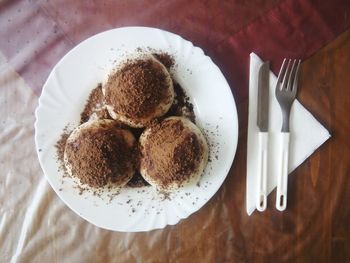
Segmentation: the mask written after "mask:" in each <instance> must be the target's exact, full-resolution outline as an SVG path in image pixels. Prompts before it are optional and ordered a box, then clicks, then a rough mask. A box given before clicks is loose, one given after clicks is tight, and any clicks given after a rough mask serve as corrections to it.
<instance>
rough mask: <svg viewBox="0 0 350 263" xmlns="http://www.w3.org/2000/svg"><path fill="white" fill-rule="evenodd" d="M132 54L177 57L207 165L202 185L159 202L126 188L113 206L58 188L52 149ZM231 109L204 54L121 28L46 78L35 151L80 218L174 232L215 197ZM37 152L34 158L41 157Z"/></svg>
mask: <svg viewBox="0 0 350 263" xmlns="http://www.w3.org/2000/svg"><path fill="white" fill-rule="evenodd" d="M138 47H141V48H152V49H156V50H159V51H165V52H168V53H170V54H172V55H173V56H174V57H175V61H176V64H177V66H176V67H175V68H174V70H173V72H172V73H173V75H174V78H175V79H176V80H177V81H178V82H179V83H180V84H181V85H182V87H183V88H184V89H185V90H186V92H187V94H188V96H189V97H190V98H191V101H192V103H193V104H194V110H195V114H196V120H197V125H198V126H199V127H200V128H202V129H203V130H204V131H205V134H206V135H207V139H208V141H209V144H210V145H211V147H210V159H211V162H209V163H208V166H207V168H206V170H205V172H204V174H203V176H202V178H201V180H200V184H199V186H198V185H192V186H188V187H185V188H182V189H180V190H178V191H176V192H174V193H172V194H171V196H170V200H169V199H165V200H162V199H164V197H162V196H161V195H159V194H158V193H157V192H156V191H155V190H154V189H153V188H152V187H143V188H125V189H122V190H121V191H120V194H119V195H116V196H115V197H114V198H113V199H112V200H111V201H110V200H109V195H110V194H109V193H108V192H104V193H103V194H102V196H101V197H98V196H94V195H93V194H92V193H89V192H84V193H83V194H82V195H80V194H79V190H78V189H77V188H76V187H75V186H76V184H75V183H74V182H73V180H72V179H70V178H67V179H65V180H64V184H62V175H63V174H62V173H61V172H59V171H58V164H57V160H56V149H55V147H54V145H55V143H56V141H57V140H58V139H59V137H60V135H61V133H62V130H63V128H64V127H65V126H66V125H67V124H70V125H71V126H73V127H74V126H77V125H78V123H79V118H80V112H81V111H82V109H83V107H84V105H85V103H86V100H87V98H88V95H89V93H90V91H91V90H92V89H93V88H94V87H95V86H96V85H97V83H99V82H102V81H103V80H104V79H105V76H106V74H107V73H108V72H109V71H110V70H111V69H112V68H113V65H114V63H115V61H118V60H120V59H122V58H123V57H124V56H125V54H127V53H132V52H133V51H135V50H136V49H137V48H138ZM237 138H238V121H237V111H236V106H235V102H234V99H233V96H232V93H231V90H230V87H229V85H228V84H227V82H226V80H225V78H224V76H223V75H222V73H221V71H220V70H219V68H218V67H217V66H216V65H215V64H214V63H213V62H212V60H211V59H210V58H209V57H208V56H206V55H204V53H203V51H202V49H200V48H198V47H194V46H193V44H192V43H191V42H189V41H187V40H184V39H183V38H181V37H180V36H178V35H175V34H173V33H169V32H166V31H163V30H160V29H155V28H147V27H125V28H118V29H113V30H110V31H106V32H103V33H100V34H97V35H95V36H93V37H90V38H89V39H87V40H85V41H83V42H82V43H80V44H79V45H77V46H76V47H75V48H73V49H72V50H71V51H70V52H68V54H66V55H65V56H64V57H63V58H62V59H61V60H60V61H59V62H58V63H57V65H56V66H55V67H54V69H53V70H52V72H51V74H50V76H49V77H48V79H47V81H46V83H45V85H44V87H43V90H42V94H41V96H40V99H39V106H38V108H37V110H36V122H35V143H36V148H37V153H38V156H39V161H40V164H41V167H42V169H43V171H44V173H45V176H46V178H47V180H48V181H49V183H50V184H51V186H52V188H53V189H54V190H55V192H56V193H57V195H58V196H59V197H60V198H61V199H62V200H63V201H64V202H65V203H66V204H67V205H68V206H69V207H70V208H71V209H72V210H73V211H75V212H76V213H77V214H78V215H80V216H81V217H83V218H84V219H86V220H87V221H89V222H91V223H92V224H95V225H96V226H99V227H102V228H105V229H110V230H115V231H126V232H135V231H148V230H152V229H158V228H163V227H165V226H166V225H174V224H176V223H178V222H179V220H180V219H183V218H186V217H188V216H189V215H191V214H192V213H194V212H195V211H197V210H198V209H200V208H201V207H202V206H203V205H204V204H205V203H206V202H207V201H208V200H209V199H210V198H211V197H212V196H213V195H214V194H215V192H216V191H217V190H218V189H219V187H220V186H221V184H222V183H223V181H224V179H225V177H226V175H227V174H228V172H229V169H230V167H231V164H232V161H233V159H234V155H235V152H236V147H237ZM39 149H40V151H39Z"/></svg>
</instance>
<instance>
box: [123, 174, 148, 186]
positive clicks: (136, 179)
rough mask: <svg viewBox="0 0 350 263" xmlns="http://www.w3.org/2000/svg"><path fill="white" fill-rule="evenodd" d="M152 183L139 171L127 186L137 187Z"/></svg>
mask: <svg viewBox="0 0 350 263" xmlns="http://www.w3.org/2000/svg"><path fill="white" fill-rule="evenodd" d="M149 185H150V184H149V183H147V182H146V181H145V179H143V177H142V175H141V174H140V173H139V172H136V173H135V175H134V176H133V177H132V178H131V180H130V181H129V182H128V184H127V186H128V187H132V188H136V187H143V186H149Z"/></svg>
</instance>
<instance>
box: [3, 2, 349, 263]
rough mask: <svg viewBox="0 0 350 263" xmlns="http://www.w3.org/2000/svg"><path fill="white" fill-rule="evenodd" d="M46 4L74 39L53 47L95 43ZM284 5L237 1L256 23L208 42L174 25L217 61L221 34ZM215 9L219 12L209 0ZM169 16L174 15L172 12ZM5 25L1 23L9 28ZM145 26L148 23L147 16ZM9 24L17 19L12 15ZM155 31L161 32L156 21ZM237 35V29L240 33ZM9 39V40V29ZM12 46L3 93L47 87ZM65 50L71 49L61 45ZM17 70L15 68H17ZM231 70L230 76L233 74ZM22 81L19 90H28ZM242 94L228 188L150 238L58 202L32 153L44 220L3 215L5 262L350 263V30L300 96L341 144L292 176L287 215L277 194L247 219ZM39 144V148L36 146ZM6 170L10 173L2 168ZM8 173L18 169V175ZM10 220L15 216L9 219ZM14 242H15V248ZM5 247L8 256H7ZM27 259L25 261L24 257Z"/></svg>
mask: <svg viewBox="0 0 350 263" xmlns="http://www.w3.org/2000/svg"><path fill="white" fill-rule="evenodd" d="M18 2H21V3H22V2H24V1H18ZM38 2H39V3H40V6H41V9H40V10H41V11H42V10H44V13H45V14H46V15H47V17H50V18H52V19H53V20H54V21H55V22H56V23H58V24H59V23H61V29H60V28H59V30H65V31H66V34H67V35H69V34H71V35H69V37H65V38H59V39H58V40H55V41H56V42H54V43H58V42H59V41H61V42H59V43H63V42H64V41H66V42H64V43H70V45H73V44H74V42H79V41H80V40H81V38H85V37H86V36H87V33H86V32H87V31H84V33H83V34H82V35H79V30H76V29H74V30H75V31H74V30H73V29H72V30H70V29H69V26H70V24H69V23H66V22H64V23H63V22H62V21H65V20H62V21H61V22H60V21H59V18H60V17H61V18H62V17H66V14H65V13H64V14H62V13H59V10H61V11H62V10H65V9H64V6H63V5H59V4H58V2H57V1H56V2H55V1H53V2H50V3H48V4H46V3H45V2H44V1H38ZM148 2H149V1H148ZM255 2H256V1H255ZM277 2H279V1H273V0H270V1H262V4H261V6H260V9H259V10H260V11H259V12H255V14H254V15H252V12H250V11H249V10H251V8H252V6H251V5H249V4H243V3H238V2H237V3H234V4H232V6H231V9H230V10H229V11H230V12H233V13H234V10H235V9H234V8H233V6H234V7H235V8H238V10H241V9H242V10H246V13H245V14H246V15H247V17H248V16H250V17H249V19H248V18H246V19H245V18H244V17H243V18H242V17H239V12H237V13H235V15H236V16H235V17H230V20H225V21H224V20H223V21H221V22H220V23H219V22H217V24H214V25H213V28H214V29H215V30H217V31H215V32H219V33H217V34H214V33H213V32H211V34H210V36H208V38H207V37H204V33H203V34H202V31H201V28H194V27H193V28H192V29H193V30H194V29H195V30H194V31H195V33H193V34H192V32H190V29H188V28H187V29H186V28H182V27H180V26H178V27H176V26H174V28H175V29H178V31H179V32H178V33H183V34H184V35H185V37H186V32H188V36H191V34H192V36H193V39H194V42H195V44H196V42H198V43H199V45H200V46H204V48H205V50H206V51H207V52H208V53H209V54H210V53H211V47H213V46H214V44H213V43H214V40H215V41H216V42H218V40H219V38H220V37H222V36H223V35H224V34H223V33H222V32H221V31H220V29H222V28H224V27H225V26H226V25H227V24H228V23H231V24H234V25H235V26H236V27H237V28H238V25H239V26H242V25H243V24H245V23H247V21H248V20H254V19H256V17H257V16H260V15H261V13H264V12H266V10H268V9H269V8H271V7H273V6H274V5H276V3H277ZM282 2H283V1H282ZM74 3H75V2H74ZM164 3H165V2H163V4H164ZM171 3H173V2H171ZM191 3H192V2H191ZM12 4H13V6H16V5H15V4H14V3H9V2H6V3H5V2H4V3H3V8H4V9H5V8H8V10H10V9H11V8H12V6H11V5H12ZM206 4H208V5H210V3H206ZM76 5H80V4H76ZM174 5H175V4H174ZM196 5H199V4H198V1H196V4H193V7H195V6H196ZM227 5H228V4H227ZM43 6H45V8H43ZM50 6H51V7H52V6H55V7H54V8H55V9H56V10H58V11H57V12H56V13H55V12H52V13H50ZM0 7H1V5H0ZM54 8H53V10H54ZM140 8H141V7H140ZM212 8H213V9H215V8H216V6H215V5H213V6H212ZM240 8H241V9H240ZM78 9H79V8H78ZM6 10H7V9H6ZM11 10H12V9H11ZM18 10H20V11H18ZM21 10H22V11H21ZM83 10H85V11H86V12H91V13H93V15H94V17H95V18H96V16H97V15H96V12H95V11H93V12H92V11H91V10H90V11H89V8H88V7H86V9H83ZM215 10H216V9H215ZM215 10H214V11H215ZM218 10H219V8H218V9H217V10H216V11H217V13H220V12H223V10H224V7H221V10H220V12H219V11H218ZM247 10H248V11H247ZM85 11H84V12H85ZM184 11H185V10H184ZM11 12H13V14H14V13H20V12H24V10H23V9H20V8H17V11H16V9H13V11H11ZM140 12H141V11H140ZM33 13H34V11H33ZM67 14H68V13H67ZM222 14H223V13H222ZM162 15H163V16H165V15H164V14H163V13H162ZM181 15H182V16H181V17H183V21H185V22H186V21H187V20H186V19H187V16H188V17H190V19H194V20H195V18H193V17H191V15H190V14H185V13H184V14H181ZM202 15H203V17H205V19H204V20H203V21H200V22H199V23H198V24H196V25H197V26H198V25H200V24H201V23H202V24H203V23H205V24H206V26H208V27H210V21H211V20H210V16H209V18H208V16H207V15H206V14H202ZM111 16H112V15H111ZM172 16H174V14H172ZM4 17H5V16H3V19H5V18H4ZM123 17H124V18H123V19H124V20H121V21H129V20H128V19H129V18H128V17H127V16H124V15H123ZM145 17H147V16H146V15H145ZM198 17H200V16H198ZM236 17H238V18H237V20H235V18H236ZM1 19H2V18H1V17H0V21H1ZM108 19H109V18H108ZM108 19H107V20H104V21H105V22H106V21H107V22H106V23H107V25H109V24H108V21H109V20H108ZM130 19H131V18H130ZM140 19H141V20H140V21H141V22H142V21H143V20H142V19H143V18H142V17H141V18H140ZM6 20H8V21H9V20H10V18H8V19H7V18H6ZM246 20H247V21H246ZM144 21H145V22H144V23H145V24H147V23H148V22H149V21H152V20H147V19H145V20H144ZM169 21H170V20H169ZM172 21H173V20H172ZM237 21H238V22H237ZM75 22H76V21H75ZM123 23H124V22H120V24H118V26H123V25H127V24H128V23H127V22H125V24H123ZM135 23H136V22H135ZM174 23H175V22H174ZM235 23H236V24H235ZM239 23H241V24H239ZM150 25H154V26H157V24H152V23H151V22H150ZM163 25H164V28H166V29H167V28H169V30H170V29H172V26H173V24H172V23H171V22H169V23H168V24H163ZM0 27H1V24H0ZM84 28H85V27H84ZM237 28H235V27H233V29H234V30H236V29H237ZM95 29H96V31H97V30H101V29H100V28H98V26H97V27H96V28H95ZM192 29H191V30H192ZM214 29H213V30H214ZM55 30H56V29H55ZM181 30H183V31H184V32H181ZM186 30H187V31H186ZM0 33H2V31H1V30H0ZM55 33H56V32H55ZM37 34H38V32H37ZM84 34H85V35H84ZM89 34H90V33H89ZM62 39H63V40H62ZM213 39H214V40H213ZM0 41H1V40H0ZM62 41H63V42H62ZM5 44H6V43H5V42H4V41H2V42H1V43H0V51H2V52H4V53H6V54H5V55H6V56H7V58H8V60H9V61H10V62H9V63H7V62H4V61H5V60H6V59H4V58H2V57H1V56H0V62H1V64H0V65H1V67H0V83H1V85H3V86H4V87H5V86H6V85H12V84H11V81H12V80H13V79H15V78H18V79H20V78H21V77H23V78H24V79H25V80H26V81H27V83H29V84H28V86H31V85H32V84H33V86H35V83H40V81H42V79H44V78H43V77H38V78H37V79H35V74H37V73H36V72H38V70H37V69H35V68H26V67H19V68H18V65H21V64H20V63H19V62H18V60H16V59H13V60H11V56H12V53H13V54H15V51H13V52H12V49H11V48H10V47H12V45H10V44H8V45H5ZM17 44H18V43H17ZM64 45H68V44H62V46H64ZM50 48H54V46H52V47H50ZM66 49H68V48H66ZM62 50H64V48H63V49H62ZM62 50H61V51H62ZM61 51H60V52H61ZM11 52H12V53H11ZM30 52H32V53H33V52H34V51H33V50H32V51H30ZM35 52H36V51H35ZM30 54H31V53H30ZM0 55H1V54H0ZM43 56H44V55H43ZM45 56H48V55H45ZM57 56H58V55H57ZM15 58H17V57H15ZM213 59H214V61H215V62H217V63H218V64H219V65H220V58H218V57H215V55H214V57H213ZM19 60H20V59H19ZM33 60H34V57H33ZM38 60H40V58H39V59H38ZM16 63H17V64H16ZM40 63H43V62H42V61H41V62H40ZM40 63H38V64H39V66H38V68H39V69H41V68H40V67H41V66H42V65H44V66H45V67H46V68H45V70H46V72H49V70H50V68H47V65H46V64H45V63H46V61H45V63H44V64H40ZM12 66H13V68H15V70H13V69H12ZM5 67H6V68H7V67H8V68H11V70H13V73H11V74H12V75H10V73H8V72H10V71H9V70H7V71H5V70H4V69H5ZM222 69H223V70H224V71H225V68H222ZM35 70H36V71H35ZM15 71H16V72H15ZM4 72H7V73H6V74H5V73H4ZM11 72H12V71H11ZM28 72H29V73H28ZM33 72H34V73H35V74H34V73H33ZM17 73H18V75H17ZM38 74H39V73H38ZM9 76H13V77H9ZM20 76H21V77H20ZM28 76H29V77H28ZM33 76H34V77H33ZM4 79H5V80H4ZM33 79H34V80H33ZM21 81H22V80H21ZM9 83H10V84H9ZM14 83H15V82H14ZM20 83H22V82H20ZM23 83H24V82H23ZM23 83H22V84H20V85H22V86H25V84H23ZM13 85H15V84H13ZM26 85H27V84H26ZM11 87H12V86H11ZM4 89H5V88H4ZM31 89H32V90H34V93H36V94H40V89H38V88H35V87H31ZM29 90H30V89H29ZM15 92H17V91H15ZM233 93H234V95H235V100H236V103H237V107H238V114H239V115H238V116H239V126H240V130H239V142H238V149H237V153H236V157H235V160H234V163H233V166H232V168H231V170H230V172H229V175H228V176H227V178H226V180H225V182H224V184H223V185H222V187H221V188H220V190H219V191H218V192H217V193H216V194H215V196H214V197H213V198H212V199H211V200H210V201H209V202H208V203H207V204H206V205H205V206H204V207H203V208H202V209H200V210H199V211H198V212H196V213H195V214H193V215H191V216H190V217H189V218H188V219H186V220H182V221H180V223H179V224H177V225H175V226H168V227H166V228H165V229H163V230H155V231H150V232H147V233H113V232H110V231H107V230H102V229H98V228H97V227H95V226H92V225H91V224H89V223H87V222H85V221H84V220H83V219H81V218H79V217H78V216H77V215H75V214H74V213H73V212H72V211H71V210H70V209H69V208H68V207H66V206H65V205H64V204H63V203H62V202H61V201H60V200H59V199H58V197H57V196H56V195H55V193H54V192H53V191H52V190H51V188H50V187H49V186H48V185H47V184H46V183H45V182H44V183H40V182H41V180H42V179H43V174H42V172H41V171H40V168H39V166H38V164H37V160H36V154H35V151H34V150H33V151H32V153H30V154H29V153H28V154H27V155H25V157H23V158H27V159H30V158H32V159H31V160H33V161H32V162H35V164H34V167H36V168H35V169H34V168H33V169H32V170H30V171H29V172H28V174H26V175H28V176H30V178H31V179H30V181H31V182H32V185H31V187H32V188H33V189H39V188H43V189H45V191H44V194H42V196H41V195H39V194H38V191H39V190H35V191H34V190H33V194H32V193H29V192H28V197H27V198H23V200H24V199H25V200H24V201H23V200H22V201H21V202H25V201H26V200H27V202H28V207H30V204H31V200H32V199H33V200H34V199H35V198H37V199H38V198H39V199H40V198H42V199H41V202H39V204H38V207H37V208H35V209H36V210H34V211H36V212H38V213H40V217H39V216H38V218H40V219H36V220H32V221H30V223H29V224H31V225H30V227H29V228H28V229H29V230H28V229H27V230H23V229H25V227H28V226H27V225H25V224H24V223H23V225H22V218H24V217H27V216H28V213H27V212H26V211H27V210H24V211H23V212H18V213H19V215H22V217H21V216H18V217H16V216H14V217H13V218H17V219H16V220H17V221H16V224H17V222H18V225H15V224H12V225H11V224H10V223H6V222H7V221H6V220H5V212H6V211H5V212H4V211H3V210H0V211H1V212H2V213H3V214H1V213H0V219H2V220H3V221H4V222H5V221H6V222H5V223H6V224H7V225H6V224H5V223H4V225H5V226H9V228H8V229H12V230H11V231H10V230H6V231H5V230H4V229H5V228H2V227H1V224H0V254H2V255H4V256H5V257H4V258H5V262H6V261H9V260H10V259H11V258H12V256H13V254H15V252H16V253H17V256H16V258H20V259H21V260H19V261H20V262H35V261H42V260H44V259H49V260H50V261H53V262H73V261H75V262H88V261H92V262H113V261H114V262H335V263H337V262H350V29H348V30H347V31H345V32H344V33H342V34H341V35H339V36H338V37H337V38H336V39H334V40H333V41H331V42H330V43H329V44H327V45H326V46H325V47H323V48H322V49H319V50H318V51H317V52H316V53H315V54H314V55H312V56H311V57H310V58H308V59H306V60H304V61H303V63H302V67H301V77H300V88H299V94H298V99H299V100H300V102H301V103H302V104H303V105H304V106H305V107H306V108H307V109H308V110H309V111H310V112H311V113H312V114H313V115H314V116H315V117H316V118H317V119H318V120H319V121H320V122H321V123H322V124H323V125H324V126H325V127H326V128H327V129H328V130H329V132H330V134H331V135H332V137H331V138H330V139H329V140H328V141H327V142H326V143H325V144H324V145H322V146H321V147H320V148H319V149H317V150H316V152H315V153H314V154H312V155H311V157H310V158H308V159H307V160H306V161H305V162H304V163H303V164H302V165H300V166H299V167H298V168H297V169H296V170H295V171H294V172H293V175H292V176H290V177H289V182H288V209H287V210H286V211H285V212H283V213H281V212H278V211H277V210H276V209H275V208H274V206H275V192H273V193H272V194H271V195H270V196H269V198H268V209H267V211H265V212H264V213H259V212H254V213H253V214H252V215H251V216H248V215H247V213H246V209H245V194H246V185H245V184H246V145H247V121H248V120H247V118H248V114H247V111H248V101H247V91H246V90H244V91H242V89H238V88H236V89H233ZM6 94H10V93H9V92H8V93H6ZM17 96H18V95H17ZM28 96H29V95H28ZM29 98H30V101H33V105H34V106H33V107H35V105H36V103H37V102H36V100H37V97H36V96H35V95H30V96H29ZM28 101H29V99H28V100H27V101H26V103H27V104H26V105H27V107H29V106H28V105H29V103H28ZM28 109H29V108H28ZM33 110H34V108H33V109H29V110H28V116H29V114H30V117H28V118H33V116H34V115H33ZM6 114H8V116H10V114H11V113H7V112H6ZM11 116H12V115H11ZM30 125H32V124H31V123H30ZM1 127H2V126H1ZM28 129H29V128H28ZM33 133H34V131H33V130H32V128H31V130H30V131H29V135H28V136H29V138H30V139H29V140H31V138H32V136H33ZM4 138H5V137H1V135H0V141H2V140H4V141H5V139H6V140H11V138H10V137H9V135H7V137H6V138H5V139H4ZM30 143H32V147H33V148H34V145H33V142H30ZM0 150H1V146H0ZM6 158H7V159H4V160H3V161H1V162H0V167H2V170H4V169H5V168H6V167H10V166H11V167H10V168H8V171H7V170H6V169H7V168H6V169H5V170H4V171H7V172H4V174H6V176H8V177H9V178H10V177H11V176H12V174H14V172H13V170H11V169H13V166H14V165H12V162H11V161H10V160H12V159H13V160H16V159H14V158H15V157H6ZM10 162H11V163H10ZM4 163H5V166H1V165H4ZM6 163H8V166H6ZM4 167H5V168H4ZM9 171H12V172H11V173H12V174H11V173H10V172H9ZM23 173H24V172H23ZM23 175H24V174H20V173H19V174H17V175H16V176H17V178H19V177H20V176H23ZM0 179H1V178H0ZM4 182H5V180H0V189H7V191H9V190H8V189H10V188H11V185H10V183H6V184H5V183H4ZM10 182H11V180H10ZM33 182H34V183H33ZM42 184H45V186H43V185H42ZM11 189H12V188H11ZM4 191H5V190H4ZM8 196H9V193H8V195H7V194H4V195H1V193H0V202H1V205H2V206H3V207H6V202H7V200H8V199H7V198H8ZM38 196H39V197H38ZM0 209H1V208H0ZM25 209H27V208H25ZM10 210H11V209H8V211H7V212H8V213H10V212H9V211H10ZM11 211H12V210H11ZM31 213H32V212H31ZM7 218H11V217H9V214H7ZM13 220H14V219H13ZM0 221H1V220H0ZM26 224H27V223H26ZM15 228H18V233H19V234H12V235H11V233H17V232H16V231H17V230H16V231H15V230H13V229H15ZM1 233H5V235H6V238H7V240H8V242H7V243H6V242H4V239H3V238H1ZM9 233H10V234H9ZM23 233H24V234H23ZM23 235H24V237H23ZM10 243H11V245H8V244H10ZM1 247H3V249H4V250H1ZM1 251H3V252H1ZM18 251H19V252H18ZM19 254H22V257H21V256H19ZM0 261H1V259H0Z"/></svg>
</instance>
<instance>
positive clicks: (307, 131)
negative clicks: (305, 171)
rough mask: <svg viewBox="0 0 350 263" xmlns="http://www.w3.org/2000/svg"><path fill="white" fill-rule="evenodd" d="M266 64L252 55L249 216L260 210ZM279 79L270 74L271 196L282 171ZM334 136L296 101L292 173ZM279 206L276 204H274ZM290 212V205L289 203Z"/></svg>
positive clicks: (292, 114) (293, 115)
mask: <svg viewBox="0 0 350 263" xmlns="http://www.w3.org/2000/svg"><path fill="white" fill-rule="evenodd" d="M262 63H263V62H262V61H261V59H260V58H259V57H258V56H257V55H256V54H254V53H251V54H250V73H249V74H250V75H249V116H248V144H247V197H246V200H247V213H248V215H251V214H252V213H253V212H254V210H255V209H256V206H255V203H256V202H255V200H256V198H257V197H256V195H257V185H256V183H257V171H258V169H257V168H258V164H257V160H258V147H257V145H258V132H259V129H258V126H257V124H256V118H257V100H258V72H259V67H260V65H261V64H262ZM276 79H277V78H276V76H275V75H274V74H273V73H272V72H270V96H269V97H270V103H269V104H270V105H269V106H270V107H269V145H268V151H269V153H268V170H267V193H268V194H269V193H271V192H272V190H273V189H274V188H275V187H276V185H277V183H276V182H277V171H278V168H279V165H280V164H279V163H278V162H279V158H278V153H279V149H280V147H281V144H280V143H279V138H280V137H279V136H280V131H281V126H282V114H281V109H280V106H279V104H278V102H277V100H276V97H275V85H276ZM329 137H330V134H329V132H328V131H327V130H326V129H325V128H324V127H323V126H322V125H321V124H320V123H319V122H318V121H317V120H316V119H315V118H314V117H313V116H312V115H311V113H310V112H309V111H307V110H306V109H305V108H304V107H303V106H302V105H301V104H300V102H299V101H297V100H295V102H294V103H293V106H292V109H291V113H290V146H289V166H288V167H289V171H288V172H289V173H291V172H292V171H293V170H294V169H295V168H296V167H298V166H299V165H300V164H301V163H302V162H303V161H304V160H305V159H306V158H308V157H309V156H310V155H311V154H312V153H313V152H314V151H315V150H316V149H317V148H318V147H320V146H321V145H322V144H323V143H324V142H325V141H326V140H327V139H328V138H329ZM274 207H275V205H274ZM287 209H288V204H287Z"/></svg>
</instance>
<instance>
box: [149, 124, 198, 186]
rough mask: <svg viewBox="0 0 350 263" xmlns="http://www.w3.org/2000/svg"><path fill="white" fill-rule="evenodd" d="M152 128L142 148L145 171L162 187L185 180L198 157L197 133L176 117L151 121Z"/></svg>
mask: <svg viewBox="0 0 350 263" xmlns="http://www.w3.org/2000/svg"><path fill="white" fill-rule="evenodd" d="M151 129H152V133H150V135H149V136H148V140H147V144H146V145H145V146H144V149H143V153H144V162H145V165H146V167H147V171H148V172H149V174H150V175H152V176H153V177H154V178H157V180H158V181H159V183H160V184H161V185H162V186H163V187H167V186H168V185H169V184H171V183H173V182H177V183H179V184H181V183H182V182H185V181H186V180H187V179H188V178H189V176H190V174H191V173H192V172H194V171H195V169H196V166H197V164H198V162H199V160H200V153H201V146H200V143H199V142H198V139H197V137H196V136H195V134H193V133H192V132H191V131H189V130H188V129H187V128H185V127H184V126H183V124H182V122H181V121H179V120H166V121H163V122H161V123H158V124H153V126H151Z"/></svg>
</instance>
